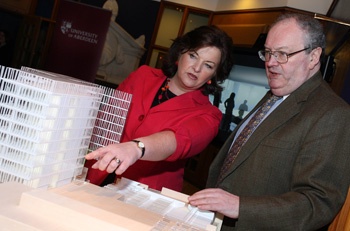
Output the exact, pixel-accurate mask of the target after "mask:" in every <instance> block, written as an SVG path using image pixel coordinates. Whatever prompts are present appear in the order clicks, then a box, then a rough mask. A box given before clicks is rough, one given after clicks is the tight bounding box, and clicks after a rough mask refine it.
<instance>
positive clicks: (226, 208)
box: [188, 188, 239, 218]
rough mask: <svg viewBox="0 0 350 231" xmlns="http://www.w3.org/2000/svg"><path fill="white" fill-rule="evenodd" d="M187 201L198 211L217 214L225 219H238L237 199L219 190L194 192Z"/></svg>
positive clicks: (210, 189)
mask: <svg viewBox="0 0 350 231" xmlns="http://www.w3.org/2000/svg"><path fill="white" fill-rule="evenodd" d="M188 201H189V203H190V204H191V205H193V206H197V207H198V208H199V209H203V210H210V211H215V212H219V213H221V214H223V215H225V216H226V217H230V218H238V215H239V197H238V196H236V195H233V194H231V193H229V192H226V191H224V190H222V189H220V188H209V189H204V190H201V191H199V192H196V193H195V194H193V195H192V196H190V197H189V198H188Z"/></svg>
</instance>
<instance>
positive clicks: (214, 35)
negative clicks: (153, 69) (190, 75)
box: [162, 25, 233, 95]
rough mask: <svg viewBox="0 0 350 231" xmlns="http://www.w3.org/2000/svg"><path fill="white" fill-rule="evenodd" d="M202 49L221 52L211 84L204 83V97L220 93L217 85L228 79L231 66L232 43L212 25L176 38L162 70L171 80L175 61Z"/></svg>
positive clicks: (174, 71) (220, 88)
mask: <svg viewBox="0 0 350 231" xmlns="http://www.w3.org/2000/svg"><path fill="white" fill-rule="evenodd" d="M203 47H216V48H218V49H219V50H220V52H221V60H220V63H219V65H218V68H217V70H216V73H215V75H214V76H213V78H212V79H211V84H207V83H206V84H205V85H204V87H203V90H202V92H203V94H205V95H208V94H213V93H216V92H221V91H222V87H221V86H220V85H219V84H220V83H222V82H223V81H224V80H225V79H227V78H228V76H229V74H230V71H231V69H232V66H233V52H232V50H233V43H232V38H231V37H229V36H228V35H227V34H226V33H225V32H224V31H223V30H221V29H219V28H218V27H216V26H214V25H211V26H201V27H198V28H196V29H194V30H192V31H190V32H188V33H186V34H184V35H183V36H180V37H178V38H176V39H175V40H174V41H173V44H172V45H171V47H170V49H169V51H168V54H167V56H166V58H165V60H164V61H163V66H162V70H163V72H164V74H165V75H166V76H167V77H169V78H172V77H173V76H174V75H175V74H176V71H177V64H176V61H177V60H178V59H179V56H180V55H181V54H183V53H185V52H187V51H190V50H194V51H197V50H199V49H200V48H203Z"/></svg>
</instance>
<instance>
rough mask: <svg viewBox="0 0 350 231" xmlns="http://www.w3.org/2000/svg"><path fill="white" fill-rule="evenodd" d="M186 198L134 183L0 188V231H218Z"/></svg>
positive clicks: (4, 185)
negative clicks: (45, 187) (51, 187)
mask: <svg viewBox="0 0 350 231" xmlns="http://www.w3.org/2000/svg"><path fill="white" fill-rule="evenodd" d="M186 198H187V196H186V195H184V194H180V193H177V192H174V191H172V190H168V189H164V191H162V192H158V191H152V190H148V189H147V186H144V185H140V184H138V183H137V182H133V181H129V180H126V181H123V182H122V183H118V184H116V185H108V186H107V187H103V188H102V187H98V186H96V185H93V184H89V183H86V182H83V181H73V182H72V183H70V184H67V185H65V186H61V187H57V188H53V189H33V188H30V187H28V186H25V185H22V184H19V183H15V182H7V183H2V184H0V204H1V206H0V224H1V228H0V230H16V231H22V230H23V231H24V230H25V231H31V230H40V231H51V230H57V231H65V230H67V231H68V230H69V231H73V230H77V231H78V230H79V231H81V230H84V231H89V230H94V231H95V230H103V231H108V230H142V231H143V230H157V231H158V230H159V231H160V230H198V231H199V230H210V231H212V230H219V228H220V226H221V220H220V219H218V218H215V217H214V213H212V212H209V211H199V210H198V209H197V208H194V207H191V206H190V205H188V204H187V203H186V202H185V201H183V199H185V200H186Z"/></svg>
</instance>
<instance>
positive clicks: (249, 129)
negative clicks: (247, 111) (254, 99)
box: [218, 95, 282, 183]
mask: <svg viewBox="0 0 350 231" xmlns="http://www.w3.org/2000/svg"><path fill="white" fill-rule="evenodd" d="M281 98H282V97H278V96H275V95H272V96H271V97H270V98H268V99H267V100H266V101H265V103H264V104H263V105H262V106H261V107H260V108H259V109H258V110H257V111H256V113H255V114H254V116H253V117H252V118H251V119H250V121H249V122H248V123H247V125H246V126H245V127H244V129H243V130H242V132H241V133H240V134H239V136H238V137H237V138H236V140H235V142H234V143H233V145H232V147H231V149H230V151H229V153H228V155H227V156H226V158H225V161H224V164H223V166H222V168H221V171H220V175H219V179H218V183H220V182H221V181H222V179H223V176H224V175H225V173H226V171H227V170H228V169H229V168H230V166H231V165H232V163H233V161H234V160H235V159H236V157H237V155H238V153H239V151H240V150H241V148H242V146H243V145H244V144H245V142H246V141H247V140H248V139H249V137H250V136H251V134H253V132H254V130H255V129H256V128H257V127H258V125H259V124H260V122H261V121H262V119H263V118H264V117H265V115H266V114H267V112H268V111H269V110H270V108H271V107H272V106H273V105H274V103H275V102H276V101H277V100H279V99H281Z"/></svg>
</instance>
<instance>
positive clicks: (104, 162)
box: [86, 26, 233, 191]
mask: <svg viewBox="0 0 350 231" xmlns="http://www.w3.org/2000/svg"><path fill="white" fill-rule="evenodd" d="M232 66H233V58H232V40H231V38H230V37H229V36H228V35H227V34H226V33H225V32H223V31H222V30H220V29H218V28H217V27H215V26H202V27H199V28H196V29H194V30H193V31H190V32H188V33H187V34H185V35H183V36H181V37H178V38H176V39H175V40H174V42H173V44H172V46H171V47H170V49H169V52H168V56H167V58H166V60H165V61H164V64H163V67H162V70H160V69H155V68H151V67H148V66H141V67H140V68H139V69H138V70H136V71H135V72H133V73H132V74H130V76H129V77H128V78H127V79H126V80H124V82H123V83H121V84H120V86H119V87H118V90H120V91H124V92H127V93H131V94H132V95H133V96H132V102H131V105H130V109H129V112H128V118H127V121H126V124H125V126H124V132H123V137H122V139H121V142H120V143H119V144H112V145H108V146H106V147H102V148H100V149H98V150H96V151H94V152H91V153H89V154H88V155H86V159H87V160H93V159H97V162H96V163H94V164H93V165H92V167H91V168H92V169H99V170H101V171H96V170H95V171H94V170H91V169H90V170H89V172H88V176H87V179H88V180H90V182H91V183H94V184H101V183H102V181H103V179H104V178H105V176H106V175H107V174H108V173H112V172H114V173H115V174H116V175H118V176H121V177H125V178H128V179H131V180H135V181H138V182H140V183H143V184H146V185H148V186H149V187H150V188H153V189H156V190H161V189H162V187H166V188H169V189H173V190H177V191H181V190H182V183H183V173H184V165H185V163H186V160H187V159H188V158H190V157H192V156H194V155H196V154H198V153H200V152H201V151H202V150H203V149H204V148H205V147H206V146H207V145H208V144H209V143H210V142H211V141H212V139H213V138H214V137H215V136H216V134H217V132H218V127H219V123H220V120H221V117H222V113H221V112H220V111H219V109H218V108H216V107H215V106H213V105H212V104H211V103H210V101H209V98H208V94H211V93H214V92H217V91H221V90H222V88H221V87H220V86H219V85H218V83H221V82H222V81H224V80H225V79H226V78H227V77H228V75H229V73H230V70H231V68H232ZM88 162H91V161H88ZM90 165H91V163H90ZM88 166H89V163H88Z"/></svg>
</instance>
